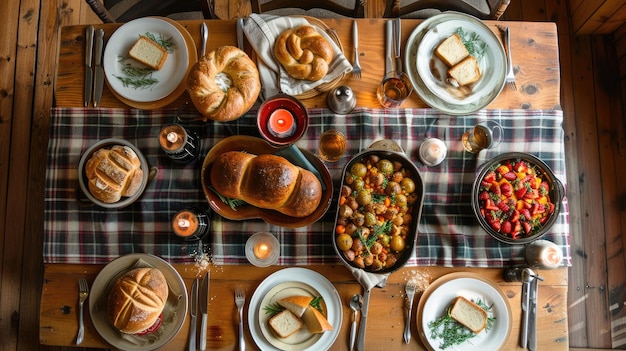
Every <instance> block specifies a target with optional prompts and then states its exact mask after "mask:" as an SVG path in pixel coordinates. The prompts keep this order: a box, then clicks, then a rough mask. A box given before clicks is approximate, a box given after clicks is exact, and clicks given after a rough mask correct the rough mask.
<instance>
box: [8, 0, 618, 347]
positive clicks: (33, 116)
mask: <svg viewBox="0 0 626 351" xmlns="http://www.w3.org/2000/svg"><path fill="white" fill-rule="evenodd" d="M572 3H576V4H577V3H580V2H572ZM568 4H569V2H568V1H566V0H560V1H554V0H524V1H522V0H513V1H512V3H511V5H510V6H509V8H508V9H507V12H506V13H505V15H504V17H503V20H525V21H554V22H556V23H557V25H558V32H559V42H560V58H561V85H562V91H561V96H562V98H561V107H562V109H563V110H564V111H565V125H564V129H565V134H566V140H565V143H566V155H567V174H568V187H567V197H568V201H569V206H570V207H569V208H570V222H571V231H572V237H571V245H572V250H573V252H574V261H573V267H572V268H571V269H570V272H569V281H570V286H569V296H568V301H569V302H568V304H569V321H568V323H569V328H570V335H569V345H570V347H571V348H572V349H575V350H577V349H585V348H589V349H610V348H626V336H625V335H626V334H625V333H624V326H625V324H626V318H625V317H626V309H625V308H624V306H625V304H624V302H625V301H626V296H625V294H626V290H625V288H626V274H624V272H626V267H625V266H626V263H625V260H624V247H625V243H626V235H625V234H626V184H625V183H624V182H620V179H621V176H623V175H624V174H626V121H625V119H626V118H625V113H624V111H625V107H626V103H625V101H626V99H625V98H624V97H625V96H626V78H624V77H625V76H626V74H625V72H626V26H622V27H621V28H620V29H619V30H618V31H617V32H616V33H615V34H614V35H613V36H602V37H600V36H576V35H574V34H573V33H572V32H571V29H570V22H569V18H568ZM0 13H2V14H3V20H2V21H1V23H0V33H2V35H1V36H0V77H1V78H0V199H5V201H3V202H0V225H1V227H2V229H3V230H2V234H0V248H1V250H0V350H37V349H39V350H50V351H51V350H65V349H68V350H70V349H71V350H80V348H61V347H50V346H40V345H39V342H38V336H39V319H38V317H39V305H38V304H39V297H40V294H41V286H42V281H41V280H42V277H43V272H42V267H43V266H42V258H41V252H42V236H43V218H42V217H43V216H42V214H43V189H44V175H45V151H46V147H47V139H48V137H47V135H48V126H49V108H50V107H51V106H52V105H53V79H54V70H55V60H54V58H55V57H56V50H57V47H56V44H55V43H56V40H57V37H56V36H57V33H58V28H59V26H62V25H69V24H77V23H93V22H96V21H97V17H95V15H94V14H93V13H91V10H90V9H89V7H88V6H87V5H86V4H85V2H84V1H83V0H20V1H15V0H13V1H1V2H0ZM620 71H621V72H622V74H621V75H620V74H619V72H620ZM620 77H622V79H621V80H620ZM526 88H532V87H526ZM539 88H540V87H539ZM548 307H549V306H548Z"/></svg>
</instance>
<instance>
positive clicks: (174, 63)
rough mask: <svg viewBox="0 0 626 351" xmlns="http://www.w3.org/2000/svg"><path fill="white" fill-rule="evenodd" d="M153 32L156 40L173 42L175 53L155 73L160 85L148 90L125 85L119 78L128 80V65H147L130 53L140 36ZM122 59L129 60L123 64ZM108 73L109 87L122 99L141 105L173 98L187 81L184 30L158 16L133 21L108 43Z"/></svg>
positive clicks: (105, 64)
mask: <svg viewBox="0 0 626 351" xmlns="http://www.w3.org/2000/svg"><path fill="white" fill-rule="evenodd" d="M146 33H151V34H152V35H154V36H155V37H156V38H159V37H162V38H163V39H168V38H169V39H170V40H171V42H172V43H173V51H172V52H170V53H169V54H168V56H167V59H166V60H165V63H164V64H163V67H162V68H161V69H160V70H157V71H154V72H153V73H152V75H151V77H152V78H154V79H156V80H157V81H158V82H157V83H156V84H154V85H151V86H149V87H145V88H134V87H132V86H125V85H124V84H123V83H122V81H121V80H120V79H119V78H117V77H128V76H127V75H126V74H125V73H124V72H123V71H122V69H123V67H124V63H127V64H131V65H132V66H135V67H145V66H144V65H143V64H141V63H139V62H137V61H135V60H133V59H131V58H128V51H129V50H130V48H131V47H132V46H133V44H134V43H135V42H136V41H137V39H138V38H139V36H140V35H145V34H146ZM120 58H126V60H124V61H123V62H120ZM103 65H104V73H105V76H106V79H107V83H108V85H109V87H110V88H111V89H112V90H114V91H115V92H116V93H117V94H119V95H120V96H122V97H124V98H126V99H128V100H131V101H137V102H152V101H157V100H160V99H163V98H165V97H167V96H169V95H170V94H171V93H172V92H174V90H175V89H176V88H177V87H178V85H179V84H180V83H181V82H182V81H183V79H184V78H185V76H186V74H187V67H188V66H189V55H188V51H187V44H186V42H185V39H184V37H183V35H182V34H181V33H180V31H179V30H178V29H177V28H176V27H175V26H174V25H172V24H171V23H168V22H167V21H165V20H162V19H160V18H156V17H145V18H139V19H136V20H132V21H130V22H127V23H125V24H124V25H122V26H121V27H119V28H118V29H117V30H116V31H115V32H114V33H113V34H112V35H111V37H110V38H109V40H108V41H107V46H106V49H105V50H104V59H103Z"/></svg>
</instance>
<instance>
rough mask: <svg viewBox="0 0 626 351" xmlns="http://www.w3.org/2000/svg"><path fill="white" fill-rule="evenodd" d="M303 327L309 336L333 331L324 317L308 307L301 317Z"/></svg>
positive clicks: (313, 308)
mask: <svg viewBox="0 0 626 351" xmlns="http://www.w3.org/2000/svg"><path fill="white" fill-rule="evenodd" d="M302 320H303V321H304V325H306V328H307V329H308V330H309V332H310V333H311V334H319V333H323V332H325V331H329V330H333V326H332V325H331V324H330V323H329V322H328V320H327V319H326V317H324V315H323V314H322V312H320V311H319V310H318V309H317V308H315V307H313V306H308V307H307V309H306V311H304V314H303V315H302Z"/></svg>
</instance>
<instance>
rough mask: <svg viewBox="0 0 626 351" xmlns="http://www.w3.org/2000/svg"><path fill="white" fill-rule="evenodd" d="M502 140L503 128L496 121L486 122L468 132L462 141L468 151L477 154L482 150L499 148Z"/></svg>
mask: <svg viewBox="0 0 626 351" xmlns="http://www.w3.org/2000/svg"><path fill="white" fill-rule="evenodd" d="M501 138H502V126H501V125H500V124H499V123H498V122H496V121H484V122H480V123H478V124H476V125H475V126H474V127H472V128H471V129H470V130H468V131H466V132H465V133H464V134H463V136H462V137H461V141H462V142H463V147H464V148H465V150H466V151H468V152H471V153H473V154H477V153H478V152H480V150H483V149H491V148H494V147H496V146H498V144H500V139H501Z"/></svg>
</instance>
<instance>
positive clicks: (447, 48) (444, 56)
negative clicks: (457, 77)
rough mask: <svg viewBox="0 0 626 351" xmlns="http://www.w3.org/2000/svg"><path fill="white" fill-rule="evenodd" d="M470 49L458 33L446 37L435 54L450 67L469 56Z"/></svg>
mask: <svg viewBox="0 0 626 351" xmlns="http://www.w3.org/2000/svg"><path fill="white" fill-rule="evenodd" d="M469 54H470V53H469V51H467V48H466V47H465V44H463V41H462V40H461V36H459V34H458V33H454V34H453V35H451V36H449V37H448V38H446V39H445V40H444V41H442V42H441V44H439V46H437V48H436V49H435V55H437V57H439V58H440V59H441V60H442V61H443V62H444V63H445V64H446V65H447V66H448V67H452V66H454V65H456V64H457V63H459V62H461V60H463V59H464V58H466V57H467V56H469Z"/></svg>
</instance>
